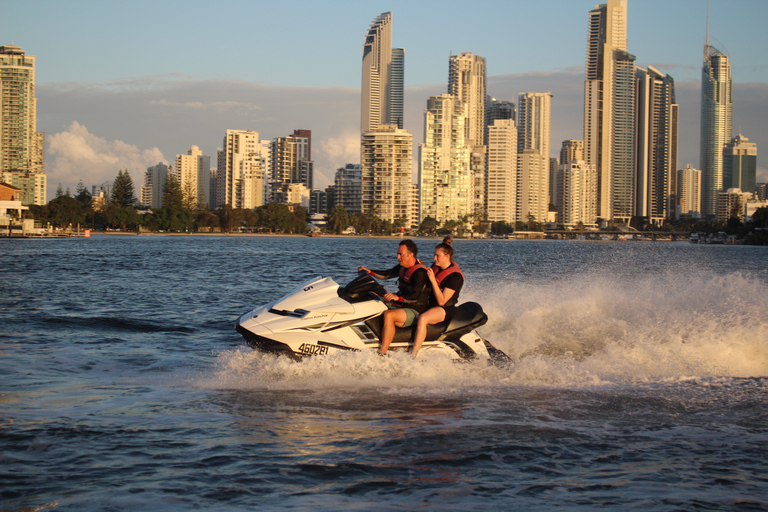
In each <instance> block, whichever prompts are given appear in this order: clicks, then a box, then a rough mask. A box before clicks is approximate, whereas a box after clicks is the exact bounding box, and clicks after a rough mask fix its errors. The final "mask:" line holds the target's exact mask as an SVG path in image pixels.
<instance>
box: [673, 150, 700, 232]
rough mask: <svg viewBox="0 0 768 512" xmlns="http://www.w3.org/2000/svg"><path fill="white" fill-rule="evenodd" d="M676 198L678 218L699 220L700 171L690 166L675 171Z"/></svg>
mask: <svg viewBox="0 0 768 512" xmlns="http://www.w3.org/2000/svg"><path fill="white" fill-rule="evenodd" d="M677 197H678V212H679V215H678V216H681V215H685V216H689V217H692V218H695V219H698V218H701V171H700V170H698V169H694V168H693V167H692V166H691V164H688V165H686V166H685V169H680V170H679V171H677Z"/></svg>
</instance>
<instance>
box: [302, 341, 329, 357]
mask: <svg viewBox="0 0 768 512" xmlns="http://www.w3.org/2000/svg"><path fill="white" fill-rule="evenodd" d="M299 352H301V353H302V354H305V355H308V356H313V355H321V356H322V355H325V354H327V353H328V347H321V346H320V345H313V344H312V343H302V344H301V345H299Z"/></svg>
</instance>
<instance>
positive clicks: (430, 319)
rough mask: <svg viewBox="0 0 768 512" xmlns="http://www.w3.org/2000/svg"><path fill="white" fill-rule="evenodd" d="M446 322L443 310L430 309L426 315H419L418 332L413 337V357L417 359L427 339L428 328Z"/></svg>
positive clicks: (417, 321) (417, 320)
mask: <svg viewBox="0 0 768 512" xmlns="http://www.w3.org/2000/svg"><path fill="white" fill-rule="evenodd" d="M443 320H445V310H444V309H443V308H432V309H428V310H427V311H425V312H424V313H422V314H420V315H419V318H417V319H416V332H415V333H414V335H413V349H411V357H416V354H418V353H419V349H421V344H422V343H424V340H425V339H426V338H427V326H428V325H433V324H439V323H440V322H442V321H443Z"/></svg>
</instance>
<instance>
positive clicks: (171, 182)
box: [163, 174, 184, 210]
mask: <svg viewBox="0 0 768 512" xmlns="http://www.w3.org/2000/svg"><path fill="white" fill-rule="evenodd" d="M163 208H169V209H171V210H181V209H183V208H184V196H183V194H182V192H181V186H180V185H179V181H178V180H177V179H176V176H174V175H173V174H168V176H166V178H165V184H164V185H163Z"/></svg>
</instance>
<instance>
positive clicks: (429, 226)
mask: <svg viewBox="0 0 768 512" xmlns="http://www.w3.org/2000/svg"><path fill="white" fill-rule="evenodd" d="M435 231H437V220H435V218H434V217H430V216H429V215H427V216H426V217H425V218H424V220H423V221H421V224H420V225H419V232H420V233H424V234H426V235H432V234H434V233H435Z"/></svg>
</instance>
